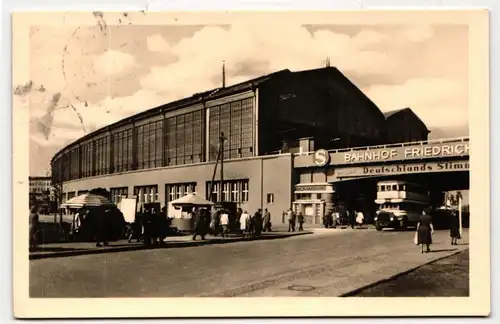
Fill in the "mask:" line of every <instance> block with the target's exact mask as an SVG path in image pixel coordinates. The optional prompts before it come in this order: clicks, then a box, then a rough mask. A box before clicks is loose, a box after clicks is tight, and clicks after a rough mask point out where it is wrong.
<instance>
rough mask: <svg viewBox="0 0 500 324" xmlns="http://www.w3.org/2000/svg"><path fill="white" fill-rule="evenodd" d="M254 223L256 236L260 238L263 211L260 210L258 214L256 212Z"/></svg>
mask: <svg viewBox="0 0 500 324" xmlns="http://www.w3.org/2000/svg"><path fill="white" fill-rule="evenodd" d="M253 221H254V230H255V236H257V237H259V236H260V235H261V234H262V209H260V208H259V209H258V210H257V212H255V214H254V217H253Z"/></svg>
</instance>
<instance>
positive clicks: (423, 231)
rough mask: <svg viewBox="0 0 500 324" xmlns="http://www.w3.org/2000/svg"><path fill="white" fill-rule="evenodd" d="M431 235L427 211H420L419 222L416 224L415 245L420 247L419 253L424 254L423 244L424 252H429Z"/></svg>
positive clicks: (431, 230)
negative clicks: (416, 238)
mask: <svg viewBox="0 0 500 324" xmlns="http://www.w3.org/2000/svg"><path fill="white" fill-rule="evenodd" d="M432 234H434V227H433V226H432V218H431V216H430V215H429V212H428V211H427V210H423V211H422V215H420V220H419V222H418V224H417V235H418V241H417V244H418V245H420V246H421V247H422V250H421V253H424V244H425V246H426V247H427V249H426V252H427V253H429V252H430V251H431V248H430V246H431V244H432Z"/></svg>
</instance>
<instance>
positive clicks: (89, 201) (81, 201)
mask: <svg viewBox="0 0 500 324" xmlns="http://www.w3.org/2000/svg"><path fill="white" fill-rule="evenodd" d="M113 205H114V203H113V202H112V201H111V200H109V199H108V198H106V197H103V196H100V195H95V194H91V193H86V194H83V195H79V196H76V197H73V198H71V199H70V200H68V201H66V202H65V203H64V204H62V205H61V206H62V207H84V206H89V207H99V206H113Z"/></svg>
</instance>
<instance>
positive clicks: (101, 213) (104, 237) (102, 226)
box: [87, 208, 111, 247]
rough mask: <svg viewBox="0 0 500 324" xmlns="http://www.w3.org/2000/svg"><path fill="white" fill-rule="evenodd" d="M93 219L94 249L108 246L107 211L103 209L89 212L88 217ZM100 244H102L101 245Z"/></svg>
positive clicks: (108, 216) (108, 217)
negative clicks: (94, 227)
mask: <svg viewBox="0 0 500 324" xmlns="http://www.w3.org/2000/svg"><path fill="white" fill-rule="evenodd" d="M87 217H89V218H90V219H93V220H94V222H95V224H96V244H95V246H96V247H101V246H103V245H104V246H106V245H108V244H109V243H108V231H109V219H110V218H111V217H110V215H109V211H108V210H105V209H102V208H101V209H94V210H91V211H89V214H88V216H87ZM101 242H102V243H103V244H101Z"/></svg>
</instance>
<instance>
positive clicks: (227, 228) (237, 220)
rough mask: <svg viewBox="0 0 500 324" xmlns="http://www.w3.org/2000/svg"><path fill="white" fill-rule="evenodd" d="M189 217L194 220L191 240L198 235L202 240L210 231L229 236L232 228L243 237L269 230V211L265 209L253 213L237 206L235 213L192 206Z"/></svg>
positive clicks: (214, 233)
mask: <svg viewBox="0 0 500 324" xmlns="http://www.w3.org/2000/svg"><path fill="white" fill-rule="evenodd" d="M191 217H192V218H193V220H194V233H193V240H196V238H197V237H198V236H200V237H201V239H202V240H204V239H205V236H206V235H207V234H208V233H210V234H211V235H213V236H217V235H219V234H220V235H221V236H222V237H227V236H229V234H230V232H231V231H232V230H233V231H235V230H239V234H240V235H243V236H245V237H259V236H261V235H262V232H266V231H267V232H270V231H271V226H272V225H271V213H270V212H269V211H268V210H267V209H265V210H264V212H262V209H260V208H259V209H258V210H257V211H256V212H255V213H254V214H253V215H251V214H249V213H248V211H246V210H245V211H244V210H243V209H241V208H238V210H237V211H236V214H235V215H232V213H231V212H230V211H229V210H227V209H224V208H214V209H213V210H212V211H210V210H209V209H208V208H204V207H202V208H193V210H192V213H191Z"/></svg>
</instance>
